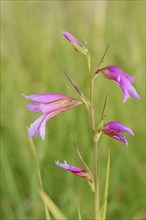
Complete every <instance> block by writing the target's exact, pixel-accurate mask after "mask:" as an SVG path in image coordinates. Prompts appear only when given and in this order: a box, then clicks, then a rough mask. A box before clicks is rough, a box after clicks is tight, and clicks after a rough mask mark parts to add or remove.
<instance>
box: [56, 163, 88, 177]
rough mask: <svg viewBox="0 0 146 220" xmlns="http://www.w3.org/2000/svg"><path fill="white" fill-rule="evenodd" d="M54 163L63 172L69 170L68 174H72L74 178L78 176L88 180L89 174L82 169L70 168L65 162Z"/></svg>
mask: <svg viewBox="0 0 146 220" xmlns="http://www.w3.org/2000/svg"><path fill="white" fill-rule="evenodd" d="M55 163H56V165H57V166H59V167H61V168H63V169H65V170H69V171H70V172H72V173H73V174H74V175H76V176H80V177H83V178H89V173H87V171H86V170H85V169H83V168H80V167H75V166H72V165H70V164H68V163H67V162H66V161H64V163H61V162H59V161H55Z"/></svg>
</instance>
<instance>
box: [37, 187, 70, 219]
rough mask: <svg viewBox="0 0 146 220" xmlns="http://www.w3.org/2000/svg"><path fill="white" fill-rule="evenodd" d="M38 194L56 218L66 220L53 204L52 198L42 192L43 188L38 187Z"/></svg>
mask: <svg viewBox="0 0 146 220" xmlns="http://www.w3.org/2000/svg"><path fill="white" fill-rule="evenodd" d="M39 195H40V197H41V199H42V201H43V202H44V203H45V204H46V205H47V207H48V209H49V211H50V212H51V213H52V215H53V216H54V218H55V219H56V220H67V218H66V217H65V216H64V215H63V213H62V212H61V211H60V209H59V208H58V207H57V206H56V205H55V203H54V202H53V201H52V199H51V198H50V197H49V196H48V195H46V194H45V193H44V192H43V190H41V189H39Z"/></svg>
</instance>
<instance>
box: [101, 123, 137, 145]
mask: <svg viewBox="0 0 146 220" xmlns="http://www.w3.org/2000/svg"><path fill="white" fill-rule="evenodd" d="M101 131H102V132H103V133H104V134H106V135H108V136H110V137H112V138H115V139H117V140H118V141H121V142H123V143H124V144H126V145H128V142H127V140H126V137H124V136H122V135H121V134H120V132H126V133H128V134H131V135H134V133H133V131H132V130H131V129H130V128H128V127H126V126H125V125H123V124H121V123H120V122H117V121H111V122H108V123H106V124H104V125H103V127H102V128H101Z"/></svg>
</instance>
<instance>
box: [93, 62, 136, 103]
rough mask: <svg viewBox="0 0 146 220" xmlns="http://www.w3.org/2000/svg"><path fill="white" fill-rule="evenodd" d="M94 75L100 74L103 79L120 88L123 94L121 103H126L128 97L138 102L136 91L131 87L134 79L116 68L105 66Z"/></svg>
mask: <svg viewBox="0 0 146 220" xmlns="http://www.w3.org/2000/svg"><path fill="white" fill-rule="evenodd" d="M96 73H101V74H102V75H103V76H104V77H106V78H107V79H111V80H113V81H114V82H116V83H117V84H118V85H119V86H120V88H121V90H122V92H123V94H124V98H123V102H126V101H127V99H128V98H129V97H130V96H132V97H133V98H135V99H138V100H139V99H140V97H139V95H138V93H137V91H136V90H135V88H134V87H133V86H132V83H133V82H134V81H135V79H134V78H133V77H132V76H130V75H128V74H127V73H124V72H123V71H122V70H121V69H120V68H119V67H118V66H107V67H104V68H103V69H99V70H98V71H97V72H96Z"/></svg>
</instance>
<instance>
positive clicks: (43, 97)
mask: <svg viewBox="0 0 146 220" xmlns="http://www.w3.org/2000/svg"><path fill="white" fill-rule="evenodd" d="M22 96H23V97H24V98H26V99H30V100H32V101H34V102H32V103H29V104H27V105H26V107H27V108H28V109H29V110H30V111H32V112H42V115H41V116H40V117H39V118H38V119H37V120H36V121H35V122H34V123H32V124H31V125H30V127H29V129H28V136H29V137H32V136H34V137H36V136H37V135H38V133H40V135H41V138H42V139H43V140H44V139H45V126H46V122H47V121H48V120H49V119H51V118H52V117H54V116H55V115H57V114H59V113H61V112H63V111H66V110H68V109H71V108H73V107H75V106H77V105H80V104H82V102H81V101H80V100H76V99H73V98H71V97H69V96H65V95H62V94H34V95H30V96H26V95H24V94H22Z"/></svg>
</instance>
